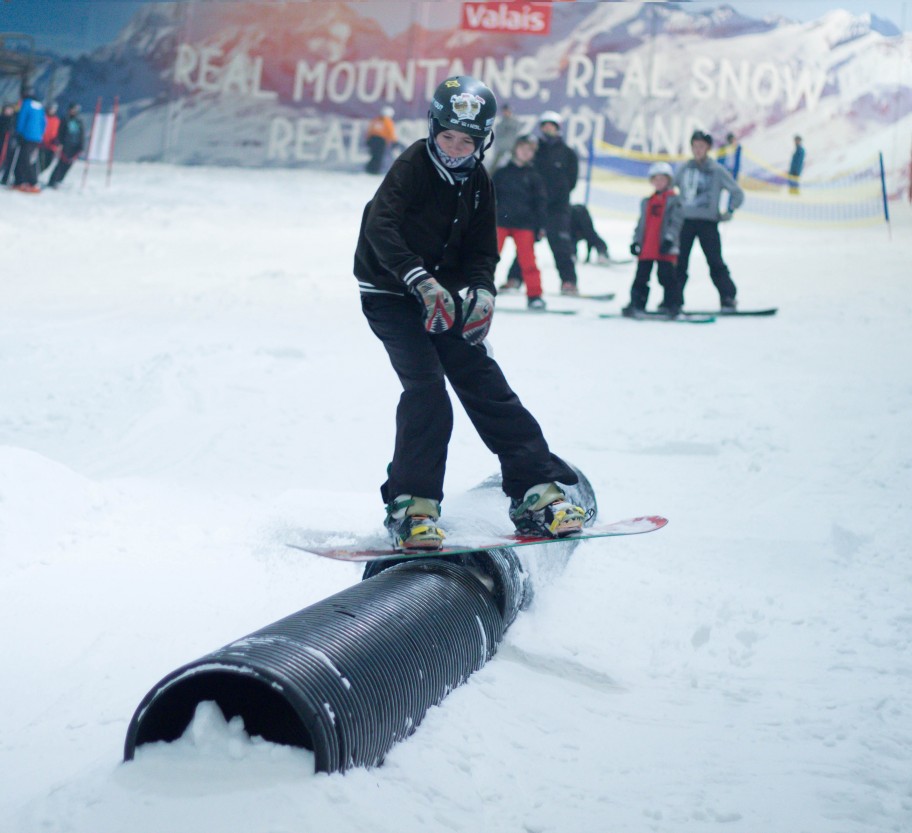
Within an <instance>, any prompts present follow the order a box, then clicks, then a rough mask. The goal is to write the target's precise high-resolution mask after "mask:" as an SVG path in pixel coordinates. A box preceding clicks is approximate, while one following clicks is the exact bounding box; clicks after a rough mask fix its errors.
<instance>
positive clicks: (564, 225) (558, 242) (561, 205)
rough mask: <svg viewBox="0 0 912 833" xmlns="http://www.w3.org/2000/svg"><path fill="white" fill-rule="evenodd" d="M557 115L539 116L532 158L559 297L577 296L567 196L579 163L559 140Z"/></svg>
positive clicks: (577, 172)
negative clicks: (541, 185)
mask: <svg viewBox="0 0 912 833" xmlns="http://www.w3.org/2000/svg"><path fill="white" fill-rule="evenodd" d="M563 121H564V120H563V119H562V118H561V115H560V113H557V112H555V111H554V110H546V111H545V112H544V113H542V114H541V116H539V119H538V123H539V132H540V133H541V138H540V140H539V143H538V152H537V153H536V154H535V168H536V170H537V171H538V172H539V173H540V174H541V175H542V177H543V178H544V180H545V187H546V189H547V196H548V199H547V202H546V205H545V233H546V234H547V236H548V245H549V246H550V247H551V252H552V254H553V255H554V265H555V266H557V272H558V274H559V275H560V280H561V294H563V295H579V289H577V285H576V267H575V266H574V264H573V256H574V254H575V250H576V245H575V243H574V241H573V235H572V233H571V228H570V227H571V222H570V193H571V192H572V191H573V189H574V188H575V187H576V181H577V179H578V177H579V159H578V158H577V156H576V153H575V151H573V149H572V148H570V147H568V146H567V145H566V144H565V142H564V140H563V137H562V136H561V127H562V125H563Z"/></svg>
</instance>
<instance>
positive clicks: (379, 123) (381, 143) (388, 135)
mask: <svg viewBox="0 0 912 833" xmlns="http://www.w3.org/2000/svg"><path fill="white" fill-rule="evenodd" d="M394 115H396V113H395V111H394V110H393V108H392V107H389V106H387V107H384V108H383V109H382V110H381V111H380V115H379V116H375V117H374V118H372V119H371V120H370V122H369V123H368V125H367V150H368V153H370V159H368V160H367V164H366V165H365V166H364V170H365V171H367V172H368V173H369V174H379V173H382V169H383V160H384V159H385V158H386V153H387V151H388V150H389V149H390V148H391V147H392V146H393V145H394V144H396V143H397V141H398V140H397V139H396V125H395V124H393V116H394Z"/></svg>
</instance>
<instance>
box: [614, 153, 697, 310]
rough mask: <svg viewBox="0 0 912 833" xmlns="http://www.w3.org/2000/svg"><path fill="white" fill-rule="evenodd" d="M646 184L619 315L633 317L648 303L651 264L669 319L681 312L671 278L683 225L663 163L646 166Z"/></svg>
mask: <svg viewBox="0 0 912 833" xmlns="http://www.w3.org/2000/svg"><path fill="white" fill-rule="evenodd" d="M649 181H650V182H651V183H652V187H653V188H655V193H654V194H653V195H652V196H651V197H646V198H645V199H644V200H643V202H642V203H640V219H639V222H638V223H637V225H636V229H635V230H634V232H633V242H632V243H631V244H630V254H632V255H634V256H635V257H637V258H638V260H637V269H636V276H635V277H634V279H633V286H631V287H630V303H629V304H628V305H627V306H626V307H624V309H623V310H622V312H623V313H624V315H627V316H634V317H635V316H636V315H637V313H640V312H643V311H644V310H645V309H646V301H647V300H649V276H650V274H651V273H652V264H653V263H655V264H656V271H657V272H658V273H659V284H660V285H661V287H662V289H664V290H665V297H664V298H663V299H662V303H661V304H659V309H660V310H661V311H663V312H665V313H666V314H667V315H668V317H669V318H674V317H675V316H677V315H678V314H679V313H680V312H681V307H682V306H683V304H684V301H683V300H682V298H681V289H680V287H679V286H678V279H677V276H676V275H675V262H676V261H677V259H678V238H679V236H680V234H681V226H682V225H683V224H684V212H683V209H682V207H681V200H680V198H679V197H678V195H677V194H676V193H675V190H674V188H673V187H672V184H673V183H674V171H673V170H672V168H671V165H669V164H668V163H667V162H655V163H654V164H652V165H650V167H649Z"/></svg>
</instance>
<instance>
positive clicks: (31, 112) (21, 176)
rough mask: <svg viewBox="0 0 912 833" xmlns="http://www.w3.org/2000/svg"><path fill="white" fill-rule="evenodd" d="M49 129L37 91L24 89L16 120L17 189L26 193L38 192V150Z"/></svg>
mask: <svg viewBox="0 0 912 833" xmlns="http://www.w3.org/2000/svg"><path fill="white" fill-rule="evenodd" d="M45 127H47V116H46V115H45V112H44V106H43V105H42V104H41V102H40V101H38V100H37V99H36V98H35V91H34V90H33V89H32V88H31V87H30V86H24V87H23V88H22V106H21V107H20V108H19V117H18V118H17V119H16V137H17V139H18V147H17V149H16V153H17V154H18V158H17V160H16V178H15V187H17V188H21V189H22V190H25V191H37V190H38V148H39V146H40V144H41V139H42V138H43V137H44V129H45Z"/></svg>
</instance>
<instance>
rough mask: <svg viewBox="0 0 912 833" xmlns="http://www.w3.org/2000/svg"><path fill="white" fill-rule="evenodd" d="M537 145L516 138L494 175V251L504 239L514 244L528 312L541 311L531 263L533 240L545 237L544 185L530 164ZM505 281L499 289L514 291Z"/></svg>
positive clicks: (535, 267) (532, 140)
mask: <svg viewBox="0 0 912 833" xmlns="http://www.w3.org/2000/svg"><path fill="white" fill-rule="evenodd" d="M537 144H538V142H537V141H536V140H535V138H534V137H532V136H520V137H519V138H518V139H517V140H516V142H515V144H514V145H513V156H512V157H511V159H510V161H509V162H507V164H506V165H504V166H503V167H502V168H498V169H497V170H496V171H495V172H494V176H493V182H494V193H495V194H496V195H497V251H498V252H500V251H502V250H503V245H504V243H505V242H506V240H507V238H508V237H512V238H513V242H514V243H515V244H516V259H517V261H518V262H519V268H520V271H521V273H522V277H523V280H524V281H525V283H526V295H527V297H528V305H529V309H544V308H545V299H544V298H542V285H541V272H539V271H538V264H537V263H536V262H535V241H536V240H541V239H542V237H544V234H545V202H546V201H547V194H546V192H545V182H544V180H543V179H542V178H541V176H540V174H539V173H538V171H536V170H535V168H534V167H533V165H532V160H533V159H534V158H535V148H536V146H537ZM518 286H519V282H511V281H510V280H509V279H508V280H507V282H506V283H505V284H504V285H503V286H502V287H501V289H515V288H518Z"/></svg>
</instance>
